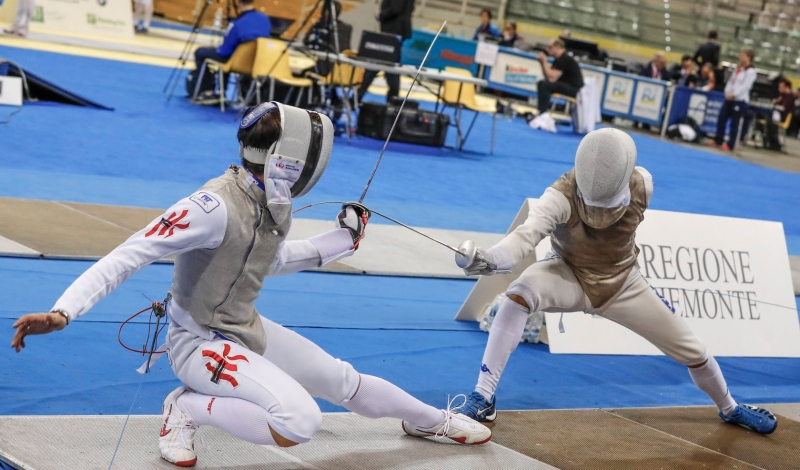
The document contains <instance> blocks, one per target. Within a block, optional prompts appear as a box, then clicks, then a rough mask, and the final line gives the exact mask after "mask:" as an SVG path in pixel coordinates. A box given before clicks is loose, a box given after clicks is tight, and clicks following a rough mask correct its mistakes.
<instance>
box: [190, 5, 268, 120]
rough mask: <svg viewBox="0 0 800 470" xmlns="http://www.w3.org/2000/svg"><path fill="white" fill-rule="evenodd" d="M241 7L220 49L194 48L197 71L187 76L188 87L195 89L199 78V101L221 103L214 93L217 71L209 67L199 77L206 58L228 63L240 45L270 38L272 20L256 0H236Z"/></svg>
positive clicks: (221, 87) (229, 26) (192, 90)
mask: <svg viewBox="0 0 800 470" xmlns="http://www.w3.org/2000/svg"><path fill="white" fill-rule="evenodd" d="M236 1H237V5H238V7H239V17H238V18H236V19H235V20H234V21H233V23H231V24H229V25H228V32H227V34H225V39H224V40H223V41H222V45H221V46H219V48H213V47H198V48H197V49H195V51H194V62H195V67H196V68H195V70H194V72H192V73H191V74H189V76H187V80H186V83H187V85H186V86H187V90H188V91H189V93H193V92H194V88H195V87H194V84H195V83H196V81H197V80H199V81H200V92H201V93H202V95H200V96H198V100H197V102H198V103H203V104H211V103H214V102H215V101H216V102H219V101H218V100H219V99H220V96H219V95H217V94H215V93H214V85H215V74H213V73H211V72H210V71H209V70H208V69H207V68H206V70H205V73H203V76H202V77H200V76H199V75H200V67H202V65H203V61H205V60H206V59H213V60H217V61H220V62H226V61H227V60H228V59H230V57H231V56H232V55H233V51H235V50H236V48H237V47H239V44H242V43H243V42H248V41H254V40H256V39H258V38H268V37H269V33H270V30H271V29H272V23H271V22H270V21H269V17H267V15H265V14H263V13H261V12H260V11H257V10H256V9H255V7H254V6H253V0H236ZM220 89H224V84H220Z"/></svg>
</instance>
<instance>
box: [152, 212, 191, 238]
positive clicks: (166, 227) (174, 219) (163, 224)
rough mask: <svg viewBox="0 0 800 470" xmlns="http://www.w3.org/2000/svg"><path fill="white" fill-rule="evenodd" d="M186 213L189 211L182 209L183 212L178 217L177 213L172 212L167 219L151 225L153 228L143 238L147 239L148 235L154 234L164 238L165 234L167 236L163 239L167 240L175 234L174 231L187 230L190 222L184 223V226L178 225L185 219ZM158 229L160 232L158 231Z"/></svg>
mask: <svg viewBox="0 0 800 470" xmlns="http://www.w3.org/2000/svg"><path fill="white" fill-rule="evenodd" d="M188 213H189V209H184V210H183V212H181V215H178V213H177V212H173V213H172V214H171V215H170V216H169V218H166V219H165V218H164V217H162V218H161V220H160V221H159V222H158V223H157V224H155V225H153V228H151V229H150V231H149V232H147V233H146V234H145V235H144V237H145V238H147V237H149V236H150V235H153V234H155V233H156V232H158V235H156V236H158V237H161V236H164V234H166V235H167V236H166V237H164V238H169V237H171V236H172V235H174V234H175V229H178V230H185V229H187V228H189V224H190V223H191V222H186V223H185V224H179V223H178V222H180V221H181V220H183V218H184V217H186V215H187V214H188ZM159 228H160V229H161V230H159Z"/></svg>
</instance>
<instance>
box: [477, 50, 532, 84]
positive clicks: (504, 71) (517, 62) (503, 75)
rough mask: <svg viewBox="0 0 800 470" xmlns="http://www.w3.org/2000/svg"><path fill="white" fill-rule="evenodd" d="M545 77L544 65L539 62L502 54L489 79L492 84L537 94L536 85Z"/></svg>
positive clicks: (498, 57) (498, 56) (498, 55)
mask: <svg viewBox="0 0 800 470" xmlns="http://www.w3.org/2000/svg"><path fill="white" fill-rule="evenodd" d="M543 76H544V72H543V71H542V64H540V63H539V61H538V60H535V59H530V58H527V57H520V56H517V55H513V54H508V53H505V52H500V53H498V54H497V60H496V61H495V64H494V67H492V70H491V72H490V73H489V78H488V79H489V81H490V82H494V83H499V84H501V85H506V86H510V87H514V88H519V89H523V90H527V91H532V92H534V93H536V90H537V88H536V84H537V83H539V80H542V78H543Z"/></svg>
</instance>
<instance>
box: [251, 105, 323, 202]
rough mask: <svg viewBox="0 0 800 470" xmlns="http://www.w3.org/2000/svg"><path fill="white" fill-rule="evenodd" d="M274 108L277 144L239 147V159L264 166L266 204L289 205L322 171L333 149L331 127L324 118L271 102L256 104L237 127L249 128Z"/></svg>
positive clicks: (310, 112) (313, 182) (306, 191)
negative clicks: (277, 116) (277, 117)
mask: <svg viewBox="0 0 800 470" xmlns="http://www.w3.org/2000/svg"><path fill="white" fill-rule="evenodd" d="M276 108H277V109H278V111H279V112H280V125H281V136H280V138H279V139H278V141H277V142H275V143H274V144H273V145H272V146H271V147H270V148H269V149H258V148H252V147H244V146H243V145H241V143H240V144H239V156H240V157H242V158H244V159H245V160H247V161H249V162H251V163H255V164H256V165H264V185H265V186H266V188H265V190H266V192H267V202H268V204H281V203H289V202H291V199H292V198H296V197H300V196H303V195H305V194H306V193H308V192H309V191H310V190H311V188H313V187H314V185H315V184H317V181H319V179H320V177H322V173H324V172H325V168H326V167H327V166H328V160H329V159H330V156H331V149H332V148H333V125H332V124H331V120H330V118H328V116H326V115H324V114H319V113H316V112H314V111H308V110H305V109H300V108H296V107H294V106H288V105H285V104H282V103H277V102H275V101H271V102H268V103H262V104H260V105H258V106H257V107H256V108H255V109H253V110H252V111H251V112H249V113H248V114H247V115H246V116H245V117H244V118H243V119H242V122H241V123H240V124H239V128H240V129H246V128H248V127H250V126H252V125H253V124H255V123H256V122H257V121H258V120H259V119H261V118H262V117H263V116H264V115H265V114H267V113H268V112H269V111H271V110H273V109H276Z"/></svg>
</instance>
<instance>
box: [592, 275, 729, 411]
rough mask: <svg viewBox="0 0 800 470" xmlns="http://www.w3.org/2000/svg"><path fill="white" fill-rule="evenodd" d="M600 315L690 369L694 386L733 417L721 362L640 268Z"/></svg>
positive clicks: (629, 277)
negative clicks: (718, 362)
mask: <svg viewBox="0 0 800 470" xmlns="http://www.w3.org/2000/svg"><path fill="white" fill-rule="evenodd" d="M598 314H599V315H601V316H603V317H605V318H608V319H609V320H611V321H614V322H616V323H619V324H620V325H622V326H624V327H626V328H628V329H629V330H631V331H633V332H634V333H636V334H638V335H639V336H641V337H643V338H644V339H646V340H648V341H649V342H651V343H652V344H653V345H654V346H656V347H657V348H658V349H660V350H661V351H662V352H663V353H664V354H666V355H667V356H669V357H671V358H672V359H674V360H675V361H677V362H680V363H681V364H683V365H685V366H687V367H689V374H690V375H691V377H692V380H693V381H694V383H695V384H696V385H697V386H698V387H699V388H700V389H701V390H703V391H704V392H706V394H708V396H709V397H711V399H712V400H713V401H714V403H716V405H717V407H718V408H719V409H720V411H722V412H723V414H726V415H727V414H730V413H731V412H732V411H733V409H734V408H735V407H736V402H735V401H734V400H733V398H731V395H730V393H729V392H728V385H727V384H726V382H725V379H724V378H723V376H722V371H721V370H720V368H719V364H717V361H716V360H715V359H714V357H713V356H711V355H710V354H708V352H707V351H706V347H705V345H704V344H703V343H702V342H701V341H700V339H699V338H698V337H697V336H695V334H694V333H692V330H691V329H690V328H689V325H688V324H687V323H686V321H685V320H684V319H683V318H681V317H680V315H678V314H676V313H675V312H674V309H673V308H672V307H671V306H670V305H669V303H668V302H667V301H666V300H665V299H663V298H662V297H661V296H659V295H658V292H657V291H656V290H655V289H653V288H652V287H650V284H648V283H647V280H645V278H644V277H643V276H642V275H641V273H640V272H639V270H638V268H634V270H633V271H632V272H631V275H630V276H628V280H627V281H626V283H625V285H624V286H623V288H622V291H621V292H620V294H619V296H618V297H617V298H616V299H615V300H613V301H612V302H611V303H610V304H609V305H608V306H607V307H604V308H603V309H602V310H601V311H600V312H598Z"/></svg>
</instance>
